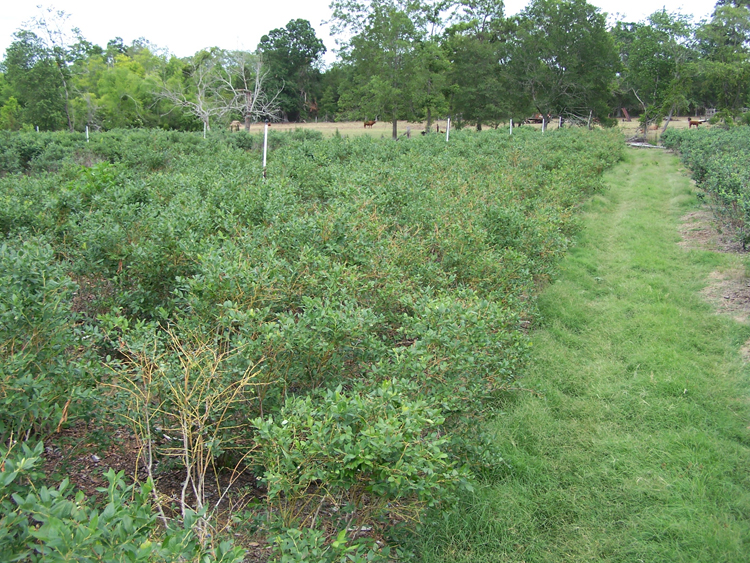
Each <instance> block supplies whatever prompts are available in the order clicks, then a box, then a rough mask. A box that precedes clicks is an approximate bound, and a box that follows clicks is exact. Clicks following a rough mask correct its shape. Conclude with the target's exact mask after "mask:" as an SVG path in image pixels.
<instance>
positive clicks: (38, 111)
mask: <svg viewBox="0 0 750 563" xmlns="http://www.w3.org/2000/svg"><path fill="white" fill-rule="evenodd" d="M3 71H4V73H5V80H6V82H7V84H8V90H9V92H10V94H11V95H12V96H13V97H14V98H15V99H16V100H17V102H18V104H19V105H20V107H21V108H22V112H21V119H22V120H23V122H24V123H28V124H30V125H32V126H37V127H39V128H40V129H44V130H50V131H52V130H55V129H59V128H60V127H62V126H63V124H64V123H65V104H64V95H63V91H62V85H61V84H60V81H59V80H58V77H59V73H58V70H57V68H56V63H55V61H54V60H53V59H51V58H50V57H49V56H48V51H47V48H46V46H45V44H44V42H43V41H42V40H41V39H40V38H39V37H38V36H37V35H36V34H35V33H33V32H31V31H25V30H22V31H19V32H17V33H16V34H15V40H14V41H13V43H11V45H10V46H9V47H8V48H7V50H6V51H5V59H4V61H3Z"/></svg>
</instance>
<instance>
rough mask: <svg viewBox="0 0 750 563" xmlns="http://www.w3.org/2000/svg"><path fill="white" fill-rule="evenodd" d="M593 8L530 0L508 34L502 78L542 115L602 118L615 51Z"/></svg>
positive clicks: (576, 0)
mask: <svg viewBox="0 0 750 563" xmlns="http://www.w3.org/2000/svg"><path fill="white" fill-rule="evenodd" d="M605 24H606V20H605V17H604V15H603V14H602V13H601V12H600V11H599V9H598V8H596V7H594V6H592V5H591V4H588V3H586V2H585V0H533V1H532V3H531V4H530V5H529V6H528V7H527V8H526V9H525V10H524V11H523V12H522V13H521V14H520V15H519V16H518V17H517V18H515V21H514V22H513V26H512V29H511V31H512V33H510V34H508V43H509V60H508V63H507V65H505V71H506V76H508V77H509V80H510V82H511V84H513V85H514V86H513V87H514V88H515V89H517V90H518V91H520V92H522V93H523V94H524V96H525V100H522V103H525V104H528V105H529V106H531V107H532V108H533V109H535V110H536V111H537V112H539V113H541V114H542V115H547V114H553V113H554V114H560V115H563V116H567V117H569V118H573V119H581V118H584V117H588V116H589V115H590V114H591V113H593V115H594V116H596V117H598V118H599V119H601V120H606V119H607V114H608V113H609V102H610V100H611V94H612V90H613V87H614V80H615V73H616V71H617V69H618V58H617V52H616V51H615V47H614V43H613V41H612V38H611V36H610V35H609V34H608V33H607V30H606V27H605Z"/></svg>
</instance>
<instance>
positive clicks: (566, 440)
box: [417, 150, 750, 563]
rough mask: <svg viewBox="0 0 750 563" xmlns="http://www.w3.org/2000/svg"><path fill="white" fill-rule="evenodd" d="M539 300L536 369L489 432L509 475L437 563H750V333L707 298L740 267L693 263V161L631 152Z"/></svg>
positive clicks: (725, 262) (439, 529)
mask: <svg viewBox="0 0 750 563" xmlns="http://www.w3.org/2000/svg"><path fill="white" fill-rule="evenodd" d="M608 184H609V186H610V188H609V190H608V191H607V192H606V193H604V194H602V195H598V196H596V197H594V199H593V200H592V201H591V202H590V203H589V204H588V205H587V209H586V212H585V214H584V224H585V228H584V230H583V232H582V234H581V235H580V237H579V240H578V243H577V246H576V248H574V249H573V250H572V251H571V252H570V254H569V255H568V257H567V258H566V259H565V260H564V262H563V264H562V265H561V271H560V275H559V279H557V280H556V281H555V282H554V283H553V284H552V285H551V286H550V287H548V288H547V289H546V290H545V291H544V293H543V295H542V296H541V300H540V309H541V313H542V320H541V323H540V326H539V328H537V329H536V331H535V333H534V347H535V353H534V360H533V364H532V365H531V367H530V370H529V373H528V375H527V376H526V377H525V379H523V380H522V382H521V383H522V385H524V386H525V387H528V388H531V389H534V390H535V391H537V393H538V394H533V393H518V394H516V395H513V396H512V397H510V398H509V399H508V401H507V403H506V404H505V405H504V407H503V412H502V413H500V414H499V415H498V416H497V417H496V419H495V421H494V422H493V424H492V426H491V430H492V431H493V432H494V433H495V434H496V439H497V441H498V444H499V446H500V449H501V451H502V452H503V453H504V457H505V459H506V461H507V466H503V467H499V468H498V471H497V474H496V475H494V476H493V477H492V478H488V479H487V480H486V481H485V482H484V484H483V485H482V486H481V487H480V488H479V489H478V490H477V491H476V493H474V494H472V495H469V496H466V497H465V498H463V499H462V500H461V501H460V503H459V506H458V507H457V509H456V510H455V511H454V512H453V513H452V514H451V515H450V516H449V517H447V518H439V519H436V520H435V521H433V522H430V523H428V524H427V525H426V526H425V528H424V529H423V531H422V533H421V535H420V539H419V545H418V546H417V552H418V553H419V555H420V560H421V561H424V562H450V563H461V562H467V563H468V562H472V563H481V562H491V561H492V562H494V561H497V562H511V561H512V562H526V563H531V562H542V561H544V562H555V563H562V562H565V563H570V562H575V561H612V562H615V561H617V562H640V561H644V562H655V563H661V562H665V563H667V562H668V563H677V562H691V563H692V562H707V563H719V562H731V563H741V562H747V561H750V429H748V425H750V402H749V398H750V384H749V383H750V378H749V377H748V373H749V372H750V370H749V369H748V366H747V365H746V364H745V363H743V361H742V359H741V357H740V354H739V349H740V347H741V346H742V345H743V343H744V342H746V341H747V340H748V339H749V338H750V326H747V325H742V324H740V323H737V322H736V321H733V320H731V319H729V318H727V317H722V316H720V315H718V314H716V313H715V311H714V310H712V308H711V306H709V305H708V304H707V303H705V302H704V301H703V300H702V298H701V296H700V293H699V292H700V290H701V289H702V288H703V287H705V286H706V284H707V283H708V280H709V274H710V273H711V272H712V271H715V270H718V269H725V268H730V267H732V268H736V267H738V266H739V267H744V263H745V262H744V261H745V260H746V259H745V258H744V257H742V256H737V255H728V254H718V253H714V252H709V251H705V250H698V249H685V248H683V247H681V246H678V244H677V243H678V242H679V240H680V237H679V235H678V225H679V222H680V217H681V216H682V215H683V214H685V213H686V212H688V211H690V210H692V209H694V208H695V207H696V199H695V195H694V193H693V188H692V186H691V184H690V182H689V180H688V179H687V176H686V175H685V173H684V172H683V171H681V169H680V165H679V163H678V160H677V158H676V157H675V156H674V155H670V154H666V153H665V152H664V151H657V150H650V151H637V150H629V151H628V153H627V157H626V161H625V162H624V163H622V164H620V165H618V166H617V167H616V168H615V169H614V170H613V171H612V172H611V173H610V174H609V176H608Z"/></svg>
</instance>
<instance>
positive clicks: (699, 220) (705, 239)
mask: <svg viewBox="0 0 750 563" xmlns="http://www.w3.org/2000/svg"><path fill="white" fill-rule="evenodd" d="M679 232H680V235H681V236H682V241H681V242H680V243H679V244H680V246H682V247H683V248H688V249H690V248H696V249H700V250H708V251H713V252H725V253H744V252H745V250H743V249H742V245H741V244H740V243H739V242H737V241H736V240H734V239H733V238H732V237H731V236H730V235H728V234H726V233H725V232H723V231H722V230H721V229H719V228H717V224H716V221H715V219H714V217H713V215H712V214H711V212H710V211H708V210H699V211H692V212H690V213H688V214H687V215H685V216H684V217H682V224H681V225H680V229H679ZM701 295H702V296H703V297H704V299H706V301H708V302H709V303H710V304H712V305H713V306H714V307H715V308H716V311H717V312H718V313H719V314H723V315H729V316H731V317H732V318H733V319H734V320H736V321H737V322H740V323H747V322H749V321H750V276H748V275H747V272H746V270H745V268H742V267H738V268H732V269H729V270H717V271H715V272H711V274H710V275H709V284H708V285H707V286H706V287H705V288H704V289H703V291H701ZM740 353H741V354H742V357H743V358H744V360H745V361H746V362H750V340H748V341H747V342H746V343H745V344H744V346H742V348H741V349H740Z"/></svg>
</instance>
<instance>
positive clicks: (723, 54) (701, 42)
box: [693, 5, 750, 114]
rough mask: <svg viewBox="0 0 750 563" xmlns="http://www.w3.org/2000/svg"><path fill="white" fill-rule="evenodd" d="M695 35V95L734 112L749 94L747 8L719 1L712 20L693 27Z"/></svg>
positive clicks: (749, 13) (749, 27)
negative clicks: (696, 56) (696, 58)
mask: <svg viewBox="0 0 750 563" xmlns="http://www.w3.org/2000/svg"><path fill="white" fill-rule="evenodd" d="M696 39H697V50H698V52H699V54H700V59H699V60H698V61H697V62H696V63H695V64H694V65H693V72H694V74H695V76H696V81H695V82H696V83H697V84H698V85H699V87H698V91H697V95H698V96H699V98H700V99H701V100H702V102H703V104H704V105H706V106H711V107H715V108H718V109H720V110H721V109H724V110H728V111H729V112H730V114H731V113H736V112H737V111H738V110H739V108H742V107H744V106H746V105H747V103H748V97H749V96H750V9H749V8H748V6H747V5H738V6H732V5H718V6H717V8H716V10H715V11H714V14H713V17H712V18H711V21H709V22H708V23H705V24H704V25H702V26H700V27H699V28H698V29H697V30H696Z"/></svg>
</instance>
